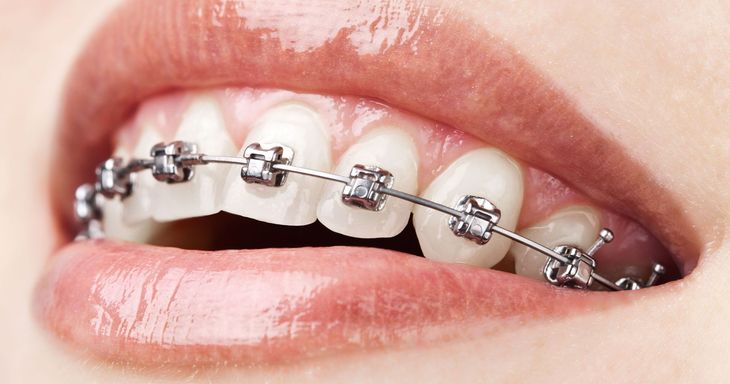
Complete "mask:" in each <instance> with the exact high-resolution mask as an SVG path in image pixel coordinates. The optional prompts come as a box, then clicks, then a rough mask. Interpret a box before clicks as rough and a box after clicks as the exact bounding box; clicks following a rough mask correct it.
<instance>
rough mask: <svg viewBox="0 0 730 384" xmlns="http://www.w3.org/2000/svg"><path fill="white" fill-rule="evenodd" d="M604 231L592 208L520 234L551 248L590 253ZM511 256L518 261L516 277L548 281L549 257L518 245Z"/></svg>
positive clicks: (564, 213) (573, 210)
mask: <svg viewBox="0 0 730 384" xmlns="http://www.w3.org/2000/svg"><path fill="white" fill-rule="evenodd" d="M600 229H601V228H600V222H599V216H598V212H596V210H594V209H593V208H591V207H588V206H571V207H567V208H564V209H561V210H560V211H558V212H556V213H554V214H552V215H551V216H550V217H549V218H547V219H546V220H544V221H542V222H540V223H538V224H536V225H533V226H531V227H528V228H525V229H523V230H521V231H519V233H520V234H521V235H523V236H525V237H527V238H528V239H531V240H534V241H537V242H538V243H541V244H543V245H545V246H547V247H549V248H553V247H556V246H558V245H573V246H577V247H579V248H581V249H587V248H588V247H590V246H591V244H593V242H594V241H595V239H596V237H597V236H598V231H600ZM510 253H511V254H512V255H513V256H514V259H515V273H517V274H518V275H522V276H526V277H531V278H533V279H536V280H541V281H544V280H545V278H544V277H543V275H542V270H543V267H544V266H545V261H546V259H547V257H546V256H544V255H543V254H541V253H539V252H537V251H534V250H532V249H530V248H527V247H525V246H524V245H521V244H517V243H514V244H513V245H512V248H511V249H510Z"/></svg>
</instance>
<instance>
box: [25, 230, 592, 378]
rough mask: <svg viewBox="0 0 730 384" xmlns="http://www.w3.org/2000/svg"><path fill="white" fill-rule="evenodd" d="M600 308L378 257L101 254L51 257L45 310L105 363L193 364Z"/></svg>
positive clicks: (401, 341)
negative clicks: (108, 360) (119, 360)
mask: <svg viewBox="0 0 730 384" xmlns="http://www.w3.org/2000/svg"><path fill="white" fill-rule="evenodd" d="M591 302H594V300H590V295H586V294H582V293H579V292H576V291H566V290H560V289H556V288H552V287H550V286H547V285H545V284H541V283H537V282H534V281H531V280H528V279H524V278H521V277H519V276H516V275H511V274H507V273H503V272H498V271H492V270H483V269H478V268H471V267H467V266H461V265H452V264H441V263H434V262H430V261H427V260H425V259H423V258H418V257H413V256H410V255H406V254H402V253H397V252H392V251H386V250H380V249H370V248H353V247H330V248H304V249H269V250H256V251H252V250H237V251H218V252H202V251H184V252H183V251H180V250H177V249H169V248H159V247H149V246H140V245H133V244H120V243H114V242H108V241H98V242H85V243H77V244H72V245H70V246H68V247H66V248H65V249H64V250H62V251H61V252H60V253H59V254H58V255H57V256H56V260H55V262H54V265H53V267H52V269H51V270H50V271H49V272H48V273H47V275H46V276H45V278H44V279H43V282H42V283H41V285H40V286H39V289H38V292H37V301H36V310H37V312H38V314H39V316H40V317H41V318H42V319H43V320H44V322H45V323H46V324H47V325H48V326H49V327H50V328H51V329H52V330H53V331H54V333H55V334H56V335H58V336H59V337H60V338H62V339H63V340H65V341H67V342H70V343H73V344H75V345H80V346H83V347H84V348H87V349H89V350H91V351H92V352H94V353H96V354H97V355H99V356H102V357H106V358H113V359H122V360H126V361H135V362H138V363H142V364H149V365H158V364H176V365H177V364H180V365H190V364H213V363H215V362H216V361H230V362H244V363H250V364H254V363H285V362H289V361H294V360H300V359H303V358H308V357H315V356H319V355H323V354H331V353H334V352H348V351H353V350H362V349H368V348H378V347H388V346H393V345H420V344H423V343H432V342H439V341H445V340H450V339H452V338H454V337H463V336H464V335H466V334H469V333H470V332H471V333H473V332H479V333H488V332H494V331H497V330H500V331H503V330H504V329H505V328H506V327H509V326H511V325H514V324H516V320H530V319H533V320H544V319H545V318H546V317H549V316H555V315H560V316H565V315H569V314H570V312H576V311H579V310H584V309H586V308H589V307H590V303H591ZM566 308H571V310H570V311H568V313H566Z"/></svg>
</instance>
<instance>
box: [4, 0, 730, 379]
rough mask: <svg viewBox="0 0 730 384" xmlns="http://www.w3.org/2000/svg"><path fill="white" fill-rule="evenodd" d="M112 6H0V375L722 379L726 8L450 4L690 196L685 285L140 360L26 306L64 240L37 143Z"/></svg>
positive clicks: (727, 247) (80, 1)
mask: <svg viewBox="0 0 730 384" xmlns="http://www.w3.org/2000/svg"><path fill="white" fill-rule="evenodd" d="M115 3H117V2H116V1H90V0H73V1H66V2H63V4H61V3H56V2H47V1H41V0H34V1H24V2H19V1H16V2H13V3H12V4H8V5H7V6H8V7H9V8H10V9H17V12H3V13H2V14H1V15H0V21H2V23H3V25H6V26H9V28H8V30H18V31H22V33H20V32H19V33H14V34H13V35H11V36H8V37H6V38H5V39H4V40H3V44H2V45H0V57H4V58H6V60H5V61H6V62H8V63H11V64H10V67H8V68H5V73H7V74H9V76H7V80H6V81H3V87H2V89H0V105H2V106H3V108H0V111H2V112H1V113H0V116H1V117H0V121H2V123H3V124H2V126H3V127H4V128H5V140H3V141H2V142H0V153H2V156H3V157H2V161H0V170H2V175H3V179H4V180H5V181H4V182H3V183H0V196H3V199H1V200H0V209H1V212H3V218H4V219H3V220H2V221H1V222H0V240H2V242H3V251H2V253H0V262H1V263H2V264H0V265H2V267H0V288H2V291H1V292H3V295H4V297H3V300H2V304H0V313H2V314H3V316H2V320H0V339H1V340H4V341H5V343H4V345H5V346H4V348H3V351H2V352H0V372H2V373H0V382H4V383H15V382H24V383H31V382H90V381H98V382H130V383H134V382H148V381H150V380H151V377H154V380H155V381H156V382H166V381H167V380H169V381H170V382H175V381H177V380H180V379H181V378H186V379H189V378H191V377H192V378H193V379H191V381H200V382H208V381H210V380H215V381H223V382H225V381H228V380H230V381H231V382H245V381H262V380H269V381H282V382H328V381H333V382H343V381H365V382H382V381H383V380H385V379H388V380H389V381H409V382H410V381H415V380H419V381H426V382H430V381H447V382H474V381H490V382H501V381H510V382H525V381H541V382H545V381H547V382H550V381H558V380H560V379H564V378H565V372H566V369H568V370H572V369H578V370H577V371H576V372H577V373H576V374H577V375H578V376H577V377H579V379H580V380H586V381H595V382H607V381H613V382H674V381H681V382H688V381H692V382H721V381H724V380H726V376H727V375H728V374H730V368H728V367H727V364H726V363H725V360H726V358H725V356H727V355H728V353H730V332H728V331H727V328H726V323H727V321H728V320H730V305H728V301H727V299H726V297H727V295H728V294H730V285H728V284H727V283H726V282H727V278H726V275H727V272H728V271H730V241H728V240H726V239H725V237H724V236H723V235H724V234H725V232H726V231H727V230H728V228H727V224H726V223H727V222H728V221H729V220H728V219H727V217H728V215H730V196H728V193H727V192H726V190H725V189H724V188H723V186H727V185H730V176H729V175H730V173H728V172H727V168H726V165H727V164H728V163H730V153H729V152H728V143H730V131H728V129H727V121H730V108H727V105H728V103H727V98H728V95H727V91H726V84H728V82H730V71H729V70H728V69H727V68H728V67H727V64H726V63H727V62H728V59H730V44H729V43H727V42H728V41H730V36H729V35H730V30H728V29H727V28H726V26H725V24H726V23H725V22H724V20H722V19H721V16H722V15H724V14H726V10H723V9H719V10H716V9H712V8H713V7H722V5H721V4H716V3H712V4H706V5H705V6H698V4H697V3H696V2H695V3H693V4H692V5H684V4H677V6H676V7H671V8H673V9H672V10H671V11H670V10H666V9H651V7H649V6H648V4H647V5H644V4H642V5H635V4H630V5H629V4H627V5H625V6H620V5H611V4H609V3H595V4H588V3H580V4H579V3H575V2H569V1H565V2H560V1H557V2H551V3H549V4H542V3H540V4H537V3H531V4H529V5H528V4H518V3H513V2H504V3H502V2H487V1H464V2H463V3H462V4H460V5H459V6H458V7H457V8H458V9H460V12H461V13H463V14H464V15H465V16H466V17H473V18H475V19H476V18H478V19H479V20H480V21H481V22H483V23H485V24H486V25H488V28H489V29H490V31H492V32H494V33H495V34H496V35H498V36H501V37H502V38H504V39H505V41H506V42H507V43H509V44H511V45H513V46H514V47H515V48H516V49H517V50H518V51H519V52H520V53H521V54H522V55H524V56H525V57H526V58H527V59H528V60H529V61H530V62H531V63H532V64H533V65H534V66H535V67H536V68H537V69H539V70H540V71H542V72H543V73H544V74H545V75H546V76H548V77H550V78H551V79H552V81H553V82H554V83H555V84H557V85H558V86H559V87H561V88H562V90H563V91H564V92H566V94H568V95H570V96H571V97H572V98H573V99H574V100H576V101H577V103H578V105H579V108H580V109H581V111H582V112H583V113H584V114H585V115H586V116H588V117H589V118H590V119H591V120H594V121H596V122H597V123H598V124H599V125H601V126H604V127H610V129H611V131H612V135H614V136H615V137H616V138H617V139H620V140H621V141H622V142H632V143H640V144H638V145H632V146H631V147H630V148H629V149H628V150H629V151H631V155H632V156H633V157H635V158H636V159H638V160H639V161H640V162H642V163H643V164H647V166H648V168H650V169H652V170H653V171H655V172H656V174H657V175H658V177H659V179H660V180H661V181H662V182H663V183H664V184H665V185H667V186H669V187H670V188H671V189H672V190H673V193H674V194H676V195H677V196H678V197H680V198H681V199H682V200H684V201H686V204H687V206H686V208H687V210H688V211H690V212H691V213H690V214H688V217H689V218H690V219H691V220H692V221H693V223H695V225H696V226H697V228H698V229H699V231H698V232H700V233H701V234H703V236H704V238H703V239H702V240H703V242H704V244H705V247H704V249H703V254H702V256H701V259H700V263H699V265H698V267H697V268H696V270H695V271H694V272H693V273H692V274H691V275H690V276H688V277H686V278H685V279H683V280H682V281H681V282H680V283H679V284H672V285H671V286H670V287H664V288H660V289H657V290H656V291H655V292H652V293H648V294H647V295H645V299H644V300H642V301H640V302H639V301H627V302H626V303H625V304H624V305H621V306H615V307H612V308H611V309H610V310H602V311H598V312H595V313H581V314H580V315H578V316H572V317H569V318H566V319H562V320H559V321H556V320H547V321H546V322H544V323H535V322H532V323H530V324H517V325H516V326H514V327H512V328H510V329H505V330H501V331H497V332H490V333H486V334H484V333H481V334H477V335H473V337H470V338H468V341H455V342H451V343H448V344H438V345H431V346H423V347H419V348H412V349H399V350H376V351H371V352H368V353H365V354H355V355H347V356H343V357H329V358H326V359H319V360H310V361H302V362H301V363H298V364H295V365H287V366H278V367H270V368H262V367H253V368H252V367H228V366H222V367H221V368H215V369H209V370H203V371H200V370H195V369H192V368H191V369H190V370H185V369H183V370H182V371H181V370H179V369H174V370H167V369H164V368H162V369H157V368H155V367H152V368H144V369H142V368H137V367H133V366H126V365H125V364H120V363H118V362H101V361H98V360H95V359H94V358H91V357H89V356H87V355H86V354H85V353H84V351H72V350H69V348H67V347H65V346H61V345H58V344H57V342H56V341H54V340H52V339H51V337H48V336H47V335H46V334H45V333H44V331H42V330H41V328H40V327H39V325H38V324H37V322H36V320H35V319H34V318H33V317H32V314H31V310H30V298H31V295H32V291H33V285H34V283H35V281H36V280H37V278H38V276H39V275H40V273H41V272H42V270H43V268H44V264H45V258H46V255H48V254H50V253H51V250H52V249H53V248H54V247H56V246H57V245H58V241H59V240H58V239H56V238H55V235H54V234H55V233H57V231H56V229H55V228H53V227H52V224H51V220H50V213H49V210H50V207H49V204H48V202H49V199H48V198H47V196H46V195H45V191H46V190H47V189H46V183H47V180H48V174H49V173H50V172H52V169H49V168H48V167H46V164H48V157H47V154H48V152H49V151H50V149H51V148H52V146H53V143H52V142H51V141H50V140H49V137H51V135H50V132H51V130H52V129H53V127H54V121H55V115H56V109H57V105H58V97H59V96H58V95H59V92H60V88H61V84H62V80H63V76H64V74H65V73H66V72H67V71H68V66H69V65H70V62H71V60H72V58H73V57H74V55H75V54H76V53H77V52H78V50H79V49H80V48H81V45H82V43H83V41H84V39H85V38H86V36H87V35H88V33H90V32H91V30H92V28H93V26H94V25H95V24H97V23H99V22H100V21H101V19H102V18H103V16H104V15H105V14H106V13H107V12H108V11H109V10H110V9H111V8H112V6H113V5H114V4H115ZM657 5H661V6H664V4H657ZM682 7H684V8H682ZM715 15H717V16H715ZM714 17H718V18H720V19H719V20H712V18H714ZM49 63H51V64H49ZM506 149H507V150H508V148H506ZM11 158H12V161H10V159H11ZM722 164H725V168H723V166H722ZM699 186H702V188H700V187H699ZM718 218H721V219H722V220H718ZM708 311H709V312H708ZM555 335H560V337H556V336H555ZM566 335H567V336H566ZM8 341H9V343H8ZM566 356H570V362H569V363H566V362H565V357H566ZM637 357H640V358H637ZM582 367H588V368H586V369H585V370H584V369H583V368H582ZM569 372H572V371H569ZM690 374H691V376H689V375H690ZM683 375H686V376H683Z"/></svg>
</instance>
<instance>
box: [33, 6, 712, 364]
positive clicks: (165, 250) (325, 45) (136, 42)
mask: <svg viewBox="0 0 730 384" xmlns="http://www.w3.org/2000/svg"><path fill="white" fill-rule="evenodd" d="M366 3H367V2H365V3H362V2H360V3H359V4H358V6H354V7H352V6H345V5H340V4H339V3H338V4H328V6H327V7H326V9H325V7H324V6H321V5H320V6H317V5H303V4H297V5H293V4H288V3H287V2H279V3H275V4H271V3H270V2H262V3H261V4H259V3H256V2H253V3H251V2H246V3H245V7H244V5H243V3H238V2H226V3H223V4H222V5H221V4H220V3H219V2H215V1H194V2H193V1H190V2H179V1H129V2H127V3H125V4H123V6H122V7H121V8H120V9H119V10H118V11H117V12H116V13H115V14H114V15H113V16H112V17H111V18H110V19H109V20H108V21H107V23H106V24H105V25H104V26H103V27H102V29H101V30H100V31H99V32H98V33H97V34H96V35H95V36H94V38H93V39H92V41H91V43H90V45H89V47H88V48H87V49H86V51H85V52H84V53H83V54H82V56H81V57H80V59H79V61H78V63H77V65H76V67H75V69H74V71H73V73H72V76H71V79H70V81H69V83H68V87H67V94H66V95H67V97H66V103H65V107H64V114H63V118H62V124H61V127H60V130H59V134H58V142H59V146H58V148H60V149H59V151H58V153H57V154H56V156H55V160H54V164H56V166H57V167H60V169H59V171H58V172H54V174H53V176H54V179H53V181H52V182H53V185H54V192H53V195H52V198H53V201H54V203H55V206H56V207H57V211H58V217H59V220H60V222H61V223H62V227H63V228H64V234H63V236H64V237H65V238H66V239H67V240H70V239H71V238H72V237H73V235H74V234H75V231H76V230H77V227H76V224H75V223H74V222H73V212H72V211H71V209H70V208H71V204H70V202H71V201H72V199H73V195H74V192H73V191H74V189H75V188H76V186H77V185H79V184H81V183H83V182H86V181H89V178H90V177H91V176H92V175H93V170H94V169H95V167H96V166H97V165H98V164H99V163H100V162H101V161H102V160H103V159H104V158H107V157H109V156H111V155H115V156H118V157H120V158H122V159H125V161H128V160H129V159H131V158H143V159H148V158H150V156H151V154H150V150H151V148H152V147H153V146H154V145H155V144H157V143H158V142H171V141H174V140H184V141H187V142H192V143H195V144H196V145H197V146H198V148H199V149H200V152H201V153H205V154H207V155H220V156H228V157H238V158H242V157H241V156H242V154H243V151H244V149H245V148H247V147H248V146H249V145H251V144H253V143H257V142H258V143H263V144H266V143H279V144H282V145H284V146H287V147H290V148H292V149H293V153H294V156H293V157H291V164H292V165H293V166H297V167H302V168H306V169H315V170H321V171H325V172H332V173H333V174H337V175H345V176H346V175H349V174H350V170H351V168H352V166H353V165H354V164H358V163H360V164H367V165H375V166H379V167H382V168H384V169H387V170H388V171H390V172H391V173H392V174H393V175H395V177H394V184H393V188H394V189H397V190H398V191H402V192H405V193H408V194H410V195H413V196H420V197H422V198H424V199H428V200H431V201H436V202H440V203H443V204H444V205H445V206H448V207H454V204H456V203H457V202H458V201H459V199H460V198H461V197H462V196H465V195H476V196H481V197H485V198H488V199H489V201H491V202H492V203H494V204H495V205H496V206H497V207H498V208H499V209H500V210H501V217H500V218H499V225H500V226H501V227H503V228H505V229H506V230H508V231H514V232H517V233H519V234H521V235H524V236H525V237H527V238H530V239H533V240H536V241H538V242H540V243H541V244H543V245H546V246H547V247H550V248H552V247H556V246H559V245H571V246H575V247H577V248H580V249H588V248H589V247H590V246H591V243H593V241H594V240H595V238H596V237H597V236H598V233H599V230H600V229H601V228H602V227H604V226H605V227H610V228H612V229H613V231H614V232H615V235H616V240H615V241H614V242H613V244H611V245H610V246H607V247H605V248H604V249H603V250H602V251H601V252H600V253H598V254H596V260H597V262H598V263H599V265H600V266H601V270H600V272H601V273H602V274H603V275H604V276H605V277H607V278H608V279H609V280H610V281H616V280H618V279H619V278H621V277H627V276H628V277H631V278H632V279H635V280H637V281H641V280H642V279H643V280H646V277H647V276H649V274H650V272H651V268H652V266H653V265H654V264H655V263H661V264H662V265H664V266H666V274H665V275H664V276H663V282H667V281H671V280H673V279H676V278H678V277H679V276H682V275H685V274H687V273H689V272H690V271H691V269H692V268H693V267H694V265H695V264H696V263H697V256H696V255H697V254H698V250H697V249H696V248H695V247H694V246H695V244H696V241H695V239H694V235H693V232H692V231H691V229H689V228H684V227H683V226H682V224H677V223H678V220H677V218H678V217H682V213H681V209H680V208H679V206H678V204H677V203H676V202H675V201H674V199H673V197H672V194H671V193H670V191H667V190H666V189H665V188H661V187H660V186H658V185H656V183H655V182H654V181H653V178H652V177H651V173H650V172H649V171H648V170H646V169H644V168H642V167H641V165H639V164H636V163H635V162H633V161H632V160H631V159H630V158H628V157H627V156H626V154H625V151H624V150H623V147H622V146H623V145H626V144H624V143H620V142H615V141H612V140H611V139H610V138H609V137H607V136H606V135H605V134H603V133H602V132H603V131H602V129H601V128H600V127H597V126H594V125H592V124H591V123H590V122H589V121H588V120H587V119H586V118H585V117H583V116H582V115H581V114H580V113H579V112H578V111H577V107H576V106H575V105H574V103H573V102H571V101H570V100H568V99H566V97H565V96H563V95H562V94H561V93H560V92H559V91H558V90H556V89H555V87H553V86H552V85H551V84H550V83H548V82H547V81H546V80H545V79H544V78H543V77H542V76H540V75H539V74H538V73H536V72H535V71H534V69H532V68H531V67H530V66H529V64H527V63H526V62H525V61H524V60H523V59H521V58H520V57H519V56H517V55H515V54H514V53H513V52H511V51H510V50H509V49H508V48H506V47H505V46H504V45H503V44H497V43H495V41H494V38H493V37H492V36H490V35H489V34H488V33H487V32H486V31H483V30H481V29H479V28H478V27H477V26H475V25H471V24H469V22H467V21H465V19H463V18H459V17H456V16H455V15H453V14H451V13H450V12H451V11H450V10H449V9H443V8H435V7H429V6H428V5H422V4H421V5H415V4H412V3H409V2H406V3H404V4H400V5H395V7H403V8H402V9H400V8H399V9H397V10H396V11H398V12H393V11H394V10H393V9H387V7H389V6H385V5H382V4H380V3H378V2H373V4H369V3H368V4H366ZM325 11H326V12H325ZM323 12H324V13H323ZM383 15H387V19H388V22H387V23H386V22H383V21H382V20H383ZM394 15H396V16H394ZM173 16H174V17H173ZM400 16H403V18H402V19H401V18H399V17H400ZM371 26H374V27H372V28H371ZM455 57H458V58H459V61H458V62H454V61H453V58H455ZM497 148H500V149H497ZM638 184H641V187H640V188H637V187H636V185H638ZM132 191H133V192H132V193H131V194H130V195H129V196H126V197H125V198H123V199H122V198H120V196H117V197H114V198H113V199H110V200H107V201H105V202H104V206H103V210H104V216H103V219H102V220H103V226H104V229H105V232H106V237H107V239H106V240H94V241H79V242H72V241H66V242H67V243H68V244H66V245H64V246H63V247H62V248H61V249H60V250H59V251H58V252H57V254H56V255H54V257H53V258H52V259H51V266H50V268H49V270H48V272H47V274H46V275H45V276H44V277H43V278H42V279H41V281H40V283H39V287H38V290H37V295H36V309H37V313H38V315H39V317H40V319H41V320H42V321H43V322H44V323H45V324H46V325H47V327H48V328H49V329H50V330H51V331H52V332H54V333H55V334H56V335H57V336H59V337H60V338H61V339H63V340H66V341H68V342H70V343H73V344H76V345H79V346H82V347H83V348H85V349H88V350H90V351H92V352H94V353H97V354H99V355H100V356H102V357H106V358H113V359H122V360H128V361H132V362H135V363H138V364H165V363H170V364H207V363H211V364H212V363H215V362H218V361H233V362H237V363H244V364H245V363H262V362H263V363H278V362H287V361H293V360H298V359H302V358H311V357H318V356H322V355H327V354H332V353H335V352H342V351H356V350H363V349H369V348H383V347H386V348H388V347H397V346H403V345H416V344H420V343H434V342H443V341H447V340H451V339H453V338H458V337H464V336H466V335H470V334H473V332H482V333H488V332H491V331H493V330H494V329H503V328H505V327H506V326H508V325H509V324H512V323H513V322H514V320H515V319H520V320H523V321H524V320H530V321H541V320H542V319H544V318H546V317H556V318H559V317H563V316H572V315H573V314H575V313H577V312H580V311H587V310H588V311H590V310H597V309H598V308H604V307H605V306H606V305H612V304H614V305H619V304H620V303H621V302H623V300H625V295H636V296H638V295H643V294H646V293H644V292H643V291H642V292H632V293H616V294H610V295H608V294H602V293H598V292H596V293H591V294H585V293H581V292H578V291H572V290H566V289H560V288H555V287H552V286H550V285H549V284H547V283H546V282H545V281H544V277H543V275H542V271H543V266H544V265H545V262H546V257H545V256H544V255H543V254H541V253H539V252H536V251H535V250H534V249H531V248H529V247H525V246H522V245H520V244H513V243H511V242H510V241H509V239H508V238H506V237H501V236H498V237H495V238H493V239H490V240H489V241H488V242H487V243H486V244H481V245H477V244H474V242H469V241H468V239H465V238H464V236H461V237H459V236H454V234H453V232H454V230H453V227H450V226H449V225H448V224H449V223H448V222H449V217H448V216H445V215H443V214H442V213H441V212H437V211H434V210H431V209H427V208H424V207H421V206H418V205H414V204H412V202H408V201H405V200H401V199H393V198H392V197H391V198H390V200H388V201H387V205H386V206H385V207H384V208H383V209H382V210H380V211H379V212H373V211H367V210H362V209H359V210H358V209H354V208H353V207H351V206H348V204H346V202H343V199H342V186H341V185H340V184H335V183H329V182H327V181H326V180H321V179H317V178H310V177H305V176H303V175H299V174H295V173H292V174H289V175H287V181H286V183H285V184H284V185H282V186H279V187H275V188H271V187H267V186H263V185H256V184H249V183H245V182H243V180H241V168H240V166H239V167H231V166H222V165H220V164H206V165H204V166H203V165H202V164H201V165H200V166H196V167H195V176H194V178H193V179H191V180H190V181H189V182H185V183H179V184H166V183H160V182H157V181H156V180H155V179H154V178H153V174H152V173H151V172H144V173H139V174H135V175H134V183H133V189H132ZM97 192H98V191H97ZM607 207H608V208H607ZM679 222H680V223H681V221H679ZM639 223H641V224H639ZM655 236H656V237H655ZM467 237H468V236H467ZM669 250H671V252H670V251H669ZM414 256H424V257H414ZM657 289H661V288H657ZM647 291H650V290H647ZM465 327H468V328H469V329H471V330H473V332H472V331H470V332H465V331H464V329H465Z"/></svg>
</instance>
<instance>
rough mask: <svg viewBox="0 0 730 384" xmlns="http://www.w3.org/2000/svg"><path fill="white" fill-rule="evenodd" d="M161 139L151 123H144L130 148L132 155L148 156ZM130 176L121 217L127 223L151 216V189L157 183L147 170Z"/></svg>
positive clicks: (140, 157) (134, 156)
mask: <svg viewBox="0 0 730 384" xmlns="http://www.w3.org/2000/svg"><path fill="white" fill-rule="evenodd" d="M161 141H162V135H161V134H160V133H159V132H158V131H157V129H156V128H155V127H154V126H153V125H145V126H144V127H143V128H142V132H140V136H139V139H138V141H137V145H136V146H135V147H134V149H133V150H132V157H133V158H136V159H146V158H149V157H150V149H151V148H152V146H153V145H155V144H157V143H159V142H161ZM132 177H133V179H134V186H133V187H132V194H131V195H130V196H128V197H127V198H126V199H124V201H123V202H122V204H123V205H124V210H123V212H122V219H123V220H124V223H126V224H128V225H132V224H136V223H140V222H143V221H145V220H148V219H150V218H152V207H153V201H152V199H153V191H154V188H155V187H156V186H157V184H158V183H159V182H157V181H156V180H155V178H154V177H152V173H151V172H149V171H144V172H139V173H136V174H135V175H133V176H132Z"/></svg>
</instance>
